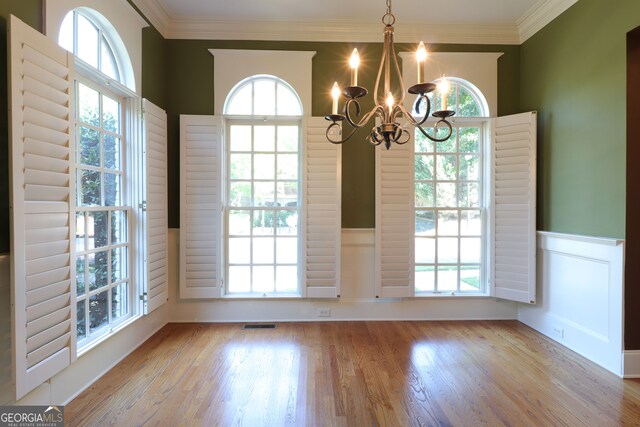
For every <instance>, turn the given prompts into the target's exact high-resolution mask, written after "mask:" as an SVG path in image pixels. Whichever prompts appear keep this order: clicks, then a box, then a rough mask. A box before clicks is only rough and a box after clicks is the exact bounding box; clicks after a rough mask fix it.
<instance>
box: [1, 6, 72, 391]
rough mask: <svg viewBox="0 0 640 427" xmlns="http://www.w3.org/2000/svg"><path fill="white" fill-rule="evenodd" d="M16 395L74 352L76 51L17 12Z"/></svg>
mask: <svg viewBox="0 0 640 427" xmlns="http://www.w3.org/2000/svg"><path fill="white" fill-rule="evenodd" d="M9 46H10V47H9V49H10V52H9V58H10V59H9V62H10V75H9V86H10V88H9V98H10V104H9V105H10V109H11V117H10V120H9V126H10V138H11V142H10V144H9V147H10V158H11V160H10V164H11V282H12V283H13V284H14V286H13V288H12V300H13V304H12V308H13V331H14V334H13V365H14V375H15V378H14V379H15V386H16V399H19V398H21V397H23V396H24V395H26V394H27V393H28V392H29V391H31V390H33V389H34V388H36V387H37V386H38V385H40V384H42V383H43V382H44V381H46V380H47V379H49V378H51V377H52V376H53V375H55V374H56V373H58V372H60V371H61V370H63V369H64V368H65V367H67V366H68V365H69V364H71V363H72V362H73V361H74V360H75V357H76V313H75V280H74V279H75V260H74V254H73V253H72V250H71V239H72V238H73V236H74V234H75V224H74V221H73V219H72V216H71V204H72V199H71V197H73V195H74V194H75V185H74V180H73V179H72V177H73V170H72V168H73V166H72V164H71V162H70V161H71V156H72V155H73V154H72V146H71V137H72V129H73V127H72V111H73V109H72V102H73V79H72V76H71V68H72V64H73V62H72V60H73V58H72V55H71V54H70V53H68V52H67V51H65V50H64V49H62V48H61V47H59V46H57V45H56V44H55V43H54V42H53V41H51V40H49V39H47V38H46V37H45V36H43V35H42V34H40V33H38V32H37V31H36V30H34V29H32V28H31V27H29V26H27V25H26V24H24V23H23V22H22V21H20V20H19V19H17V18H16V17H14V16H11V19H10V44H9Z"/></svg>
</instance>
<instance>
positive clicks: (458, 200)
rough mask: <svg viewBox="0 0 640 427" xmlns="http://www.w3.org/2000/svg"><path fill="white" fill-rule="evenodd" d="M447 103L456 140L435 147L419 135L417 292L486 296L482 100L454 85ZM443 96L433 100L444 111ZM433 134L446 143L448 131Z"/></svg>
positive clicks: (432, 127) (429, 129)
mask: <svg viewBox="0 0 640 427" xmlns="http://www.w3.org/2000/svg"><path fill="white" fill-rule="evenodd" d="M451 80H453V83H452V84H451V90H450V92H449V94H448V97H447V101H448V105H449V108H452V109H454V110H455V111H456V119H455V120H454V121H453V122H454V123H453V132H452V134H451V137H450V138H449V139H447V140H446V141H443V142H437V143H434V142H432V141H431V140H430V139H428V138H426V137H425V136H424V135H423V134H422V133H421V132H420V130H419V129H416V131H415V150H414V196H415V197H414V210H415V235H414V237H415V290H416V293H417V294H421V293H422V294H427V293H443V292H446V293H452V292H453V293H455V294H458V293H484V292H486V286H485V283H486V274H487V271H486V270H487V269H486V268H485V263H484V260H485V252H486V251H485V250H484V247H485V246H484V236H485V234H486V224H485V217H486V215H485V213H484V209H485V206H486V203H485V201H484V200H485V198H484V195H485V182H486V180H485V177H484V175H485V172H484V167H483V165H484V157H485V155H484V152H485V143H484V133H485V126H486V123H487V120H486V119H479V118H478V117H479V116H480V117H482V116H487V115H488V114H487V111H486V108H485V107H484V104H483V102H482V101H481V100H482V99H483V98H482V95H481V94H480V93H479V92H477V91H476V90H474V88H473V87H472V86H471V85H470V84H467V83H466V82H464V81H462V80H457V79H451ZM441 102H442V101H441V99H440V94H439V93H437V94H435V95H434V97H433V101H432V103H433V104H432V105H433V108H435V109H440V107H441ZM425 129H426V130H427V132H428V133H429V134H430V135H431V136H433V135H434V133H435V134H437V135H438V136H440V137H441V135H446V131H447V129H442V128H440V129H435V122H433V123H431V125H430V126H426V127H425Z"/></svg>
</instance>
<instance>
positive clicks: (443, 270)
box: [438, 266, 458, 291]
mask: <svg viewBox="0 0 640 427" xmlns="http://www.w3.org/2000/svg"><path fill="white" fill-rule="evenodd" d="M457 289H458V267H455V266H440V267H438V290H439V291H456V290H457Z"/></svg>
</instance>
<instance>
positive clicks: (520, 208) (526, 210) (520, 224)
mask: <svg viewBox="0 0 640 427" xmlns="http://www.w3.org/2000/svg"><path fill="white" fill-rule="evenodd" d="M536 118H537V115H536V113H535V112H531V113H523V114H516V115H513V116H507V117H498V118H496V119H494V123H493V124H494V126H493V128H494V146H493V149H492V154H493V161H494V164H493V192H492V194H493V230H494V237H493V245H492V246H493V248H492V250H493V256H492V260H493V263H492V268H491V277H492V285H493V289H494V294H495V296H496V297H498V298H504V299H509V300H513V301H519V302H524V303H531V304H534V303H535V300H536Z"/></svg>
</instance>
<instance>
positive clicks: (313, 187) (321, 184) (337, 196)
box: [303, 117, 342, 298]
mask: <svg viewBox="0 0 640 427" xmlns="http://www.w3.org/2000/svg"><path fill="white" fill-rule="evenodd" d="M326 129H327V121H326V120H325V119H324V118H322V117H309V118H307V123H306V134H307V135H306V141H305V142H306V143H305V149H304V156H305V157H304V158H305V194H304V199H303V200H304V208H305V212H306V214H305V224H304V225H305V240H306V241H305V245H304V253H303V255H304V257H305V262H304V286H305V287H306V293H305V295H306V296H307V297H309V298H337V297H339V296H340V240H341V239H340V233H341V231H342V230H341V220H342V218H341V215H342V213H341V185H342V184H341V167H342V149H341V146H340V145H334V144H331V143H330V142H329V141H327V138H326V136H325V132H326Z"/></svg>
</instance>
